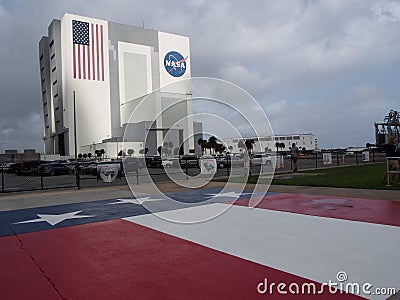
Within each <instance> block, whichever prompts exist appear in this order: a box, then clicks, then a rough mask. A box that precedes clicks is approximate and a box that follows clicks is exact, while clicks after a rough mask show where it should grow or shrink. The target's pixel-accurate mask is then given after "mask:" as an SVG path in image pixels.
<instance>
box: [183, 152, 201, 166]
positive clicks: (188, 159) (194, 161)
mask: <svg viewBox="0 0 400 300" xmlns="http://www.w3.org/2000/svg"><path fill="white" fill-rule="evenodd" d="M179 165H180V166H181V168H186V167H188V168H189V167H196V168H198V167H199V158H198V157H197V156H196V155H183V156H181V158H180V159H179Z"/></svg>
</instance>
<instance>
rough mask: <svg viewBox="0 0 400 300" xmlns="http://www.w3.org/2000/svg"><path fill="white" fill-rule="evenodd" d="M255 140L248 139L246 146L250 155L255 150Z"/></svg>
mask: <svg viewBox="0 0 400 300" xmlns="http://www.w3.org/2000/svg"><path fill="white" fill-rule="evenodd" d="M254 143H255V142H254V140H253V139H247V140H246V141H245V142H244V144H245V145H246V148H247V150H248V151H249V153H251V151H252V150H253V145H254Z"/></svg>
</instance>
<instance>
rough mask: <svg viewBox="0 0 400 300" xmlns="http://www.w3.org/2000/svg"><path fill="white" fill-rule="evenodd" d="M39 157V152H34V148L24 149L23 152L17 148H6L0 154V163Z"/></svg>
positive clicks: (37, 158)
mask: <svg viewBox="0 0 400 300" xmlns="http://www.w3.org/2000/svg"><path fill="white" fill-rule="evenodd" d="M39 159H40V153H36V152H35V150H34V149H26V150H24V152H23V153H18V151H17V150H6V151H5V152H4V154H0V163H5V162H22V161H30V160H39Z"/></svg>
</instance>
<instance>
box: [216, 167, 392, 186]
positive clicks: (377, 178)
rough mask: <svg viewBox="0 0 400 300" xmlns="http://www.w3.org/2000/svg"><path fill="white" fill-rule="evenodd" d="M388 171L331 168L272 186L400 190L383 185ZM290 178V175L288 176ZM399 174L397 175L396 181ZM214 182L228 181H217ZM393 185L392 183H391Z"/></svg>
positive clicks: (276, 180) (237, 179)
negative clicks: (384, 176) (384, 175)
mask: <svg viewBox="0 0 400 300" xmlns="http://www.w3.org/2000/svg"><path fill="white" fill-rule="evenodd" d="M385 171H386V164H382V163H381V164H366V165H358V166H349V167H339V168H329V169H320V170H311V171H302V172H300V173H297V174H296V175H294V176H293V178H276V177H274V179H273V180H272V184H276V185H298V186H320V187H339V188H358V189H375V190H400V185H399V184H395V185H392V186H386V184H387V182H386V183H382V178H383V174H384V173H385ZM287 175H288V177H290V174H287ZM398 176H399V174H396V181H397V180H398ZM245 180H246V178H245V177H233V178H231V179H230V180H229V181H230V182H238V183H239V182H240V183H242V182H245ZM214 181H227V180H226V179H216V180H214ZM257 181H258V176H250V177H249V178H248V180H247V183H257ZM268 182H269V180H268V179H264V178H260V180H259V181H258V183H268ZM391 184H392V181H391Z"/></svg>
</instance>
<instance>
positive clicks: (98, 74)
mask: <svg viewBox="0 0 400 300" xmlns="http://www.w3.org/2000/svg"><path fill="white" fill-rule="evenodd" d="M72 40H73V67H74V78H76V79H84V80H98V81H104V46H103V41H104V26H103V25H101V24H96V23H89V22H82V21H77V20H72Z"/></svg>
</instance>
